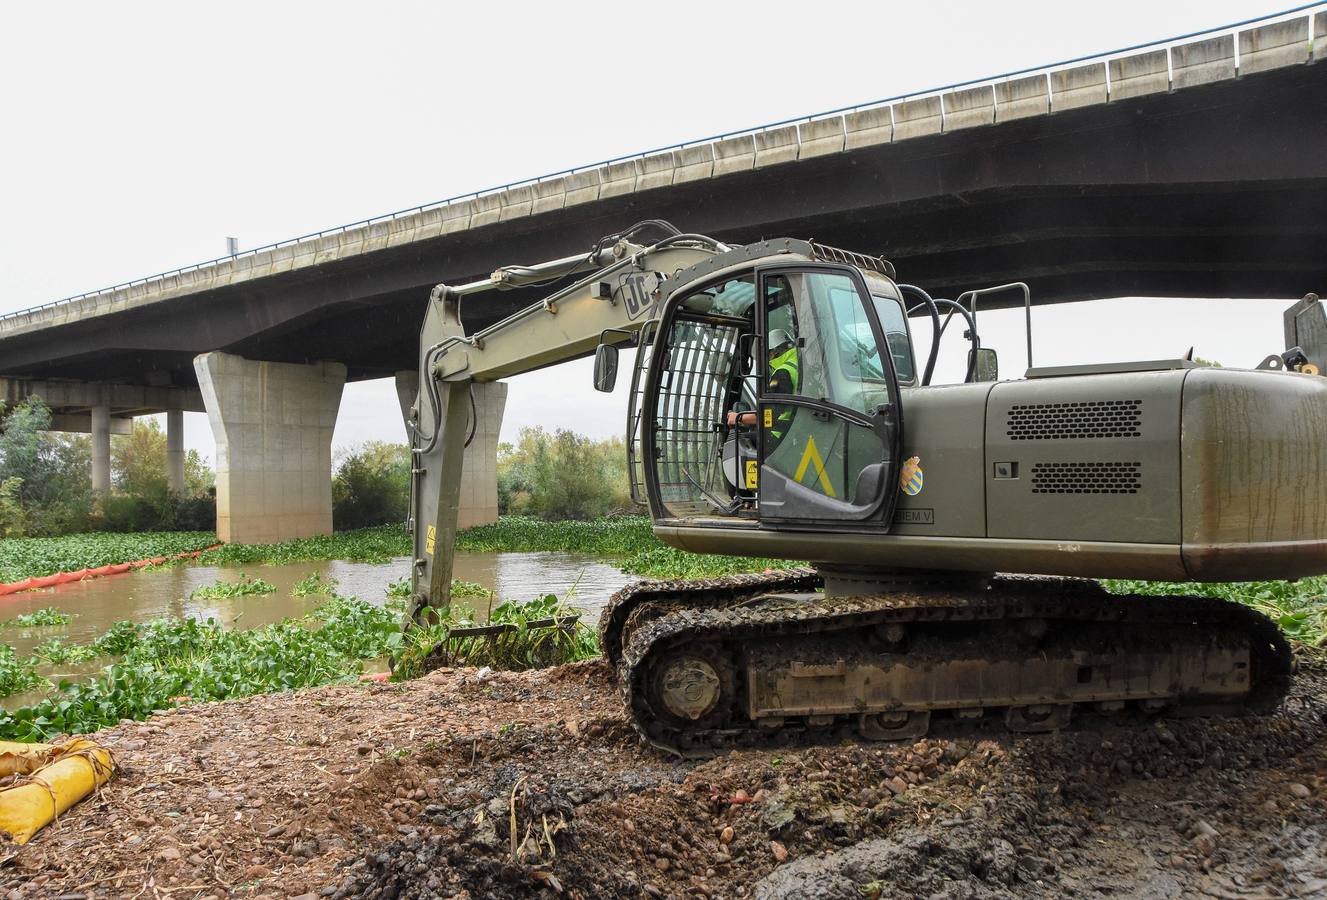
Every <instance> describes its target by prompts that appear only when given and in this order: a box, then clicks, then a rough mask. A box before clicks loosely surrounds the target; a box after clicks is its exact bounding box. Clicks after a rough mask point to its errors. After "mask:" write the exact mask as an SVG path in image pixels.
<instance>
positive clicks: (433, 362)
mask: <svg viewBox="0 0 1327 900" xmlns="http://www.w3.org/2000/svg"><path fill="white" fill-rule="evenodd" d="M656 224H661V223H641V225H639V226H635V227H633V228H632V229H628V231H626V232H623V234H622V235H621V236H612V237H611V238H606V239H605V240H602V241H600V242H598V243H597V244H596V245H595V247H594V248H592V249H591V250H590V251H589V252H588V253H585V254H580V255H578V256H571V257H567V258H565V259H559V260H554V261H552V262H548V263H542V264H539V265H536V266H528V267H527V266H510V267H504V268H501V269H498V270H497V271H495V272H494V273H493V274H492V275H491V276H490V277H489V278H487V279H485V280H483V281H477V282H472V283H469V284H464V285H459V286H455V287H449V286H447V285H438V286H437V287H435V288H434V289H433V291H432V293H431V294H430V296H429V304H428V311H427V313H426V315H425V319H424V326H423V329H422V330H421V332H420V353H419V395H418V397H417V398H416V400H415V404H414V407H413V408H412V409H411V411H410V420H409V424H410V432H411V460H412V465H411V481H410V486H411V491H410V518H409V521H408V523H407V524H408V527H409V529H410V532H411V534H412V536H413V546H414V566H413V570H412V579H411V582H412V591H411V598H410V602H409V604H408V608H407V610H406V624H409V623H412V622H416V621H419V620H420V618H421V616H422V614H423V611H424V610H425V609H428V608H432V609H446V608H447V607H448V606H449V605H450V603H451V573H452V560H453V552H454V550H453V548H454V544H455V538H456V515H457V505H458V502H459V494H460V485H461V477H462V472H461V463H462V458H463V456H464V450H465V445H466V444H467V443H468V440H469V436H470V434H471V424H472V417H473V415H474V409H473V394H472V390H471V386H472V385H473V384H474V383H475V382H488V381H496V380H498V379H500V378H507V377H510V376H512V375H519V374H521V373H523V372H531V371H534V370H536V369H541V368H544V367H545V366H551V365H556V364H557V363H561V362H566V361H568V360H572V359H577V358H579V357H582V356H585V355H587V354H589V353H592V352H593V351H594V350H595V348H596V347H597V346H598V345H599V344H600V342H601V341H607V342H609V343H611V344H616V343H625V342H628V341H630V340H632V339H633V337H634V336H635V334H636V333H637V332H638V331H639V330H640V329H641V327H642V326H643V325H644V324H645V323H646V322H647V321H649V320H650V319H651V318H652V317H653V316H654V315H655V314H656V305H657V301H658V298H659V296H660V291H659V288H660V286H661V285H662V284H663V283H664V282H666V281H667V279H668V278H670V277H671V276H672V275H673V274H674V273H675V272H677V271H679V270H681V269H685V268H687V267H689V266H692V265H694V264H696V263H697V262H700V261H702V260H705V259H708V258H710V257H712V256H714V255H716V254H718V253H722V252H724V251H726V250H728V249H729V248H728V247H726V246H725V245H723V244H721V243H719V242H718V241H715V240H713V239H711V238H707V237H703V236H700V235H686V234H681V233H679V232H677V231H676V229H672V228H671V227H668V228H667V230H669V231H671V232H672V233H670V234H669V235H668V236H667V237H664V238H663V239H661V240H659V241H657V242H656V243H654V244H652V245H649V246H643V245H640V244H637V243H633V242H632V241H631V240H630V238H631V237H632V236H633V235H634V233H635V232H637V231H639V230H641V228H642V227H643V226H646V225H656ZM567 278H572V279H574V280H573V281H572V282H571V283H570V284H567V285H565V286H564V287H561V288H560V289H557V290H553V291H551V292H550V293H549V295H548V296H547V297H545V298H543V299H541V300H539V301H537V302H535V303H532V304H530V305H528V306H526V307H524V308H523V309H521V310H519V311H517V312H516V313H514V314H513V315H511V316H508V317H507V318H505V319H503V320H501V321H499V322H497V323H495V324H493V325H491V326H489V327H487V328H484V329H482V330H478V331H475V332H473V333H467V332H466V330H465V328H464V326H463V324H462V302H463V300H465V299H466V298H470V299H468V300H466V302H483V300H482V295H483V294H484V293H486V292H489V291H501V290H510V289H513V288H517V287H522V286H527V285H537V284H541V283H544V282H547V281H550V280H559V279H567Z"/></svg>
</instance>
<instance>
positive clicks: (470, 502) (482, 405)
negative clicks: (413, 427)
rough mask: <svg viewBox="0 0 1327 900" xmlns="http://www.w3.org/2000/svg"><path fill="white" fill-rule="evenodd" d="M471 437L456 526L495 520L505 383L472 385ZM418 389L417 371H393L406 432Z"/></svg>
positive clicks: (504, 405)
mask: <svg viewBox="0 0 1327 900" xmlns="http://www.w3.org/2000/svg"><path fill="white" fill-rule="evenodd" d="M474 389H475V393H474V397H475V412H476V414H477V418H476V421H475V436H474V439H473V440H471V441H470V446H469V447H466V448H465V460H464V462H463V463H462V464H461V500H460V504H459V505H458V508H457V518H456V527H457V528H469V527H471V526H473V525H488V524H490V523H492V522H496V521H497V520H498V433H499V432H500V431H501V430H502V414H503V411H504V410H505V409H506V408H507V385H505V384H503V383H502V382H501V381H491V382H487V383H485V384H476V385H475V386H474ZM418 392H419V373H418V372H416V371H414V370H413V369H412V370H410V371H408V372H397V373H396V398H397V400H399V401H400V403H401V417H402V418H403V419H404V420H405V423H406V435H407V437H408V436H409V434H410V407H411V406H412V405H414V402H415V395H416V394H417V393H418Z"/></svg>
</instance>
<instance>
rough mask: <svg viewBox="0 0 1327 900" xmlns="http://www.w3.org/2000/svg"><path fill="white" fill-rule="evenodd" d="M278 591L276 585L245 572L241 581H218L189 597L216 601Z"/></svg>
mask: <svg viewBox="0 0 1327 900" xmlns="http://www.w3.org/2000/svg"><path fill="white" fill-rule="evenodd" d="M274 591H276V585H274V584H272V583H271V582H270V581H264V580H263V579H261V578H250V577H249V576H248V575H245V574H244V573H243V572H241V573H240V580H239V581H218V582H217V583H216V584H209V585H205V586H203V587H198V588H194V590H193V593H191V594H190V595H189V597H190V599H195V600H216V599H222V598H225V597H249V596H252V595H254V594H271V593H273V592H274Z"/></svg>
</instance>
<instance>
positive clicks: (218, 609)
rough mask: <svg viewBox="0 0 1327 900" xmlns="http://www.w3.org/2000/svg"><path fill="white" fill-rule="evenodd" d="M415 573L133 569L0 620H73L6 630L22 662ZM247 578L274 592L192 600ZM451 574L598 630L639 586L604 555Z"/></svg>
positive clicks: (236, 622) (483, 606)
mask: <svg viewBox="0 0 1327 900" xmlns="http://www.w3.org/2000/svg"><path fill="white" fill-rule="evenodd" d="M409 570H410V559H409V557H405V556H402V557H399V558H397V559H393V560H392V561H391V562H388V563H382V564H376V565H375V564H371V563H354V562H344V561H341V560H331V561H326V562H302V563H291V564H289V565H281V566H265V565H253V566H178V567H173V568H168V569H162V570H160V571H148V572H126V573H125V574H123V575H108V576H106V577H104V578H91V579H88V580H86V581H81V582H75V583H72V584H62V585H58V586H56V587H53V588H47V589H45V590H40V591H26V592H24V593H21V594H10V595H8V596H6V597H0V620H3V619H12V618H13V617H15V616H17V615H20V614H21V613H28V612H32V611H34V610H37V609H41V608H43V607H47V606H53V607H55V608H57V609H59V610H60V611H61V612H65V613H68V614H70V615H72V616H74V619H73V621H72V622H70V623H69V624H68V625H65V626H59V627H49V628H17V627H10V628H8V629H6V630H5V634H4V636H3V640H4V641H5V642H6V643H9V644H12V645H13V646H14V649H15V650H16V651H17V652H18V656H19V658H25V657H27V656H28V655H30V653H31V651H32V648H33V647H35V646H36V645H37V644H40V643H42V642H44V641H46V640H49V639H50V638H53V637H58V638H60V639H62V640H65V641H69V642H73V643H87V642H89V641H92V640H94V639H96V638H98V637H100V636H101V635H102V634H104V633H105V632H106V630H107V629H109V628H110V627H111V625H113V624H114V623H116V622H119V621H121V620H125V619H127V620H129V621H132V622H147V621H150V620H151V619H157V618H161V617H163V616H179V617H190V618H203V619H206V618H213V619H216V620H217V621H218V622H221V623H222V624H224V625H227V626H231V627H236V628H255V627H257V626H260V625H266V624H268V623H271V622H279V621H281V620H282V619H286V618H296V617H299V616H302V615H304V614H305V613H308V612H311V611H312V610H313V609H314V608H315V607H317V606H318V605H319V604H320V603H322V602H323V601H324V600H325V599H326V597H324V596H321V595H312V596H308V597H293V596H291V591H292V589H293V588H294V586H295V584H296V583H297V582H299V581H300V580H301V579H304V578H306V577H308V576H309V575H311V574H315V573H316V574H318V575H321V576H322V577H323V578H324V579H333V580H335V581H336V583H337V592H338V593H340V594H343V595H350V594H353V595H355V596H357V597H359V598H360V599H362V600H368V601H370V602H372V603H384V602H386V599H387V586H388V585H389V584H391V583H392V582H393V581H397V580H399V579H401V578H404V577H406V576H407V575H408V574H409ZM241 573H243V574H246V575H248V576H249V577H251V578H262V579H263V580H264V581H269V582H271V583H272V584H273V585H275V586H276V591H274V592H273V593H270V594H252V595H249V596H245V597H225V598H216V599H202V598H198V599H191V598H190V597H189V595H190V594H191V593H192V592H193V591H194V590H195V589H197V588H200V587H205V586H207V585H211V584H215V583H216V582H218V581H238V580H239V577H240V575H241ZM453 575H454V577H456V578H459V579H463V580H465V581H473V582H476V583H478V584H481V585H483V586H484V587H486V588H488V589H489V590H491V591H493V592H494V594H495V597H496V598H499V599H501V600H516V601H521V602H525V601H529V600H533V599H535V598H537V597H542V596H544V595H545V594H557V595H558V596H559V597H568V596H569V597H570V602H571V603H572V604H573V605H575V606H578V607H580V608H582V609H584V610H586V612H587V613H588V616H587V619H588V623H589V624H591V625H594V624H597V623H598V620H599V611H600V610H601V609H602V608H603V607H604V605H605V604H606V603H607V602H608V598H609V597H611V596H612V595H613V593H614V592H615V591H617V590H618V589H619V588H621V587H623V586H624V585H626V584H628V583H629V582H631V581H632V580H633V576H630V575H625V574H623V573H622V572H621V571H620V570H619V569H617V568H615V567H614V566H613V565H611V564H610V563H607V562H605V561H604V560H603V559H602V558H600V557H597V556H587V555H585V554H579V553H458V554H457V555H456V565H455V569H454V572H453ZM458 602H460V603H463V604H466V605H470V606H477V607H478V608H477V609H476V610H475V611H476V613H477V614H478V617H479V618H480V619H483V618H485V617H486V616H487V605H488V601H486V600H482V599H479V598H464V599H462V600H460V601H458ZM495 602H496V601H495ZM99 666H100V663H98V664H93V665H89V666H81V667H80V666H63V667H60V668H58V669H56V670H54V671H47V670H46V669H44V668H43V669H42V670H41V671H42V674H44V675H46V676H47V677H50V678H53V679H55V680H57V681H58V680H59V678H60V677H61V676H66V675H68V676H77V675H81V674H86V673H87V672H90V671H96V670H97V669H98V668H99ZM39 696H40V695H39V694H38V695H27V694H16V695H13V696H11V697H7V698H5V699H4V701H3V705H4V706H5V707H6V708H10V709H13V708H15V707H16V706H21V705H23V704H25V703H30V702H33V701H34V700H35V699H37V698H38V697H39Z"/></svg>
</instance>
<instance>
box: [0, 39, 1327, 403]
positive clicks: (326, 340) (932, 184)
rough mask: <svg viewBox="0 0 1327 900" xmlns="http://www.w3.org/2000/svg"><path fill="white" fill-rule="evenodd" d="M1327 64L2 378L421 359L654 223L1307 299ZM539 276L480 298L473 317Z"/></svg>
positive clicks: (508, 229)
mask: <svg viewBox="0 0 1327 900" xmlns="http://www.w3.org/2000/svg"><path fill="white" fill-rule="evenodd" d="M1325 146H1327V65H1321V64H1319V65H1307V66H1297V67H1292V68H1287V69H1283V70H1280V71H1276V72H1270V73H1264V74H1260V75H1257V76H1252V77H1248V78H1244V79H1239V80H1228V81H1224V82H1219V83H1216V84H1212V85H1208V86H1205V87H1198V88H1187V89H1185V90H1183V91H1180V92H1177V93H1171V94H1158V95H1153V96H1149V97H1141V98H1136V99H1132V100H1126V101H1121V102H1114V103H1110V104H1106V105H1100V106H1093V107H1088V108H1084V109H1079V110H1072V111H1068V112H1063V113H1056V114H1054V115H1050V116H1039V117H1035V118H1030V119H1025V120H1021V121H1015V122H1009V123H1004V124H1000V125H996V126H986V127H976V128H971V129H967V130H963V131H957V132H951V133H948V134H942V135H935V136H933V137H924V138H914V139H911V140H908V141H903V142H899V143H894V144H884V145H880V146H877V147H872V148H864V149H861V150H855V151H851V152H848V153H839V154H834V155H830V156H825V157H820V158H816V159H810V160H804V161H801V162H794V163H788V164H785V165H780V166H773V167H769V168H766V169H760V170H756V171H750V172H744V173H741V174H733V175H726V176H723V177H719V178H713V179H708V180H702V181H697V182H692V183H689V184H685V185H677V186H672V187H668V188H662V189H658V190H653V191H645V192H639V193H635V194H629V195H626V196H623V197H619V198H614V199H610V200H601V201H596V202H593V203H586V204H583V205H581V206H575V207H571V208H568V209H563V210H559V211H556V212H551V213H545V214H542V215H538V216H530V217H525V218H521V219H516V220H513V221H509V222H503V223H499V224H495V225H490V226H486V227H482V228H478V229H474V230H471V231H463V232H459V233H456V234H452V235H447V236H445V237H441V238H436V239H432V240H428V241H421V242H417V243H414V244H410V245H407V246H402V247H397V248H393V249H389V250H381V251H376V252H374V253H371V254H365V255H363V256H360V257H352V258H349V259H346V260H343V261H340V262H334V263H328V264H326V265H324V266H320V267H318V268H316V269H312V270H303V271H299V272H294V273H287V274H284V275H276V276H270V277H267V278H264V279H261V280H255V281H250V282H246V283H242V284H238V285H233V286H228V287H221V288H217V289H214V290H209V291H206V292H203V293H198V294H194V295H190V296H187V297H182V298H178V299H174V300H167V301H161V302H158V303H153V304H148V305H145V306H142V307H139V308H136V309H131V310H127V311H124V312H121V313H116V314H112V315H108V316H100V317H97V318H95V319H89V320H87V321H83V322H75V323H70V324H67V325H61V326H58V327H52V328H48V329H44V330H41V331H36V332H31V333H28V334H22V335H16V336H14V337H11V338H7V339H6V340H5V342H4V353H3V359H0V374H4V373H12V374H22V375H26V376H33V377H37V376H40V377H50V378H57V377H58V378H78V379H83V380H95V381H131V382H135V383H146V384H160V385H180V386H193V385H195V384H197V379H196V375H195V372H194V365H193V360H194V357H195V356H196V355H198V354H199V353H204V352H209V351H215V350H222V351H225V352H227V353H232V354H236V355H239V356H242V357H245V358H248V359H254V360H268V361H274V362H293V363H309V362H313V361H316V360H335V361H338V362H341V363H343V364H344V365H345V366H346V368H347V377H348V378H349V379H350V380H357V379H365V378H377V377H385V376H389V375H392V374H393V373H395V372H397V371H399V370H402V369H405V368H408V367H410V366H412V365H413V360H414V358H415V354H416V351H417V348H416V341H417V330H418V327H419V324H420V321H421V319H422V313H423V308H424V304H425V302H426V298H427V295H428V291H429V288H430V287H431V286H432V285H433V284H436V283H438V282H440V281H449V282H453V283H457V282H462V281H467V280H472V279H474V278H478V277H483V275H484V274H485V273H487V272H489V271H491V270H492V269H493V268H495V267H496V266H498V265H502V264H509V263H522V262H535V261H540V260H544V259H550V258H555V257H558V256H562V255H565V254H569V253H574V252H576V251H577V250H579V249H582V248H588V247H589V246H590V244H591V242H592V241H593V240H595V239H596V238H598V237H600V236H602V235H603V234H605V233H609V232H612V231H615V230H619V229H621V228H623V227H625V226H626V225H629V224H630V223H632V222H634V221H637V220H639V219H644V218H664V219H668V220H670V221H672V222H674V223H675V224H676V225H678V226H679V227H681V228H683V229H684V230H687V231H698V232H705V233H708V234H713V235H716V236H718V237H721V238H723V239H726V240H730V241H734V242H743V241H748V240H754V239H757V238H762V237H774V236H784V235H788V236H793V237H811V238H815V239H816V240H819V241H823V242H825V243H829V244H834V245H837V246H842V247H845V248H849V249H855V250H861V251H866V252H878V253H881V254H883V255H885V256H886V257H888V258H890V259H892V260H893V261H894V262H895V264H896V265H897V267H898V271H899V274H900V277H901V279H903V280H906V281H910V282H913V283H917V284H921V285H923V286H926V287H927V288H928V289H930V290H931V291H932V292H933V293H934V294H936V295H937V296H954V295H956V294H957V293H958V292H960V291H962V290H963V289H966V288H971V287H979V286H982V285H986V284H992V283H998V282H1003V281H1009V280H1024V281H1027V282H1028V283H1029V284H1030V285H1031V286H1032V290H1033V294H1034V297H1035V298H1036V300H1037V301H1038V302H1043V303H1046V302H1052V303H1053V302H1064V301H1073V300H1085V299H1093V298H1102V297H1115V296H1139V295H1142V296H1198V297H1225V296H1235V297H1274V298H1283V299H1284V298H1294V297H1298V296H1300V295H1302V294H1304V293H1305V292H1307V291H1310V290H1316V291H1323V290H1324V289H1325V288H1327V253H1324V252H1323V248H1324V247H1327V216H1324V215H1323V213H1322V211H1323V210H1324V209H1327V154H1324V153H1323V151H1322V148H1323V147H1325ZM532 299H534V297H533V295H532V294H530V293H528V292H527V293H522V292H512V293H510V294H486V295H483V297H482V298H476V299H475V300H473V301H472V302H470V303H469V304H468V305H466V306H465V307H464V308H463V316H464V318H465V319H466V322H467V324H468V325H469V326H470V327H471V328H475V327H481V326H483V325H486V324H489V323H491V322H494V321H496V320H498V319H499V318H502V317H503V316H505V315H507V314H509V313H510V312H512V311H513V310H514V309H516V308H519V307H520V306H522V305H524V304H525V303H528V302H530V301H531V300H532Z"/></svg>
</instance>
